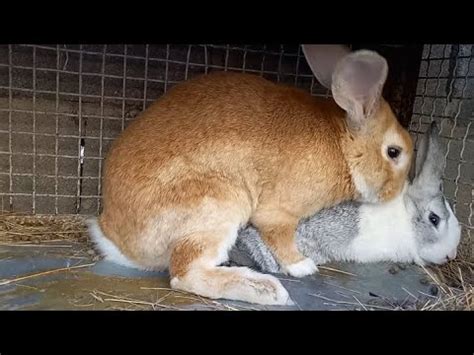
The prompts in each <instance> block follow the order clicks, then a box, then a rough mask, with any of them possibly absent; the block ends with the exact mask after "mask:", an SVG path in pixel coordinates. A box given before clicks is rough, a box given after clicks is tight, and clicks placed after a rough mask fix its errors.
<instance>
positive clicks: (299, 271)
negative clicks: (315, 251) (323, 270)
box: [282, 258, 318, 277]
mask: <svg viewBox="0 0 474 355" xmlns="http://www.w3.org/2000/svg"><path fill="white" fill-rule="evenodd" d="M282 269H283V272H285V273H286V274H288V275H291V276H294V277H303V276H307V275H312V274H314V273H315V272H318V267H317V266H316V264H315V263H314V261H313V260H312V259H310V258H305V259H303V260H301V261H298V262H297V263H294V264H290V265H285V266H282Z"/></svg>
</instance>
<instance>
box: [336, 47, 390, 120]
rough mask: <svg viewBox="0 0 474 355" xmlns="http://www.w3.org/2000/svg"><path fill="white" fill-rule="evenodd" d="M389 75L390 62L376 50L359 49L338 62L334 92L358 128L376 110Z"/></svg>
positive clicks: (338, 102)
mask: <svg viewBox="0 0 474 355" xmlns="http://www.w3.org/2000/svg"><path fill="white" fill-rule="evenodd" d="M387 75H388V64H387V61H386V60H385V58H383V57H382V56H380V55H379V54H377V53H376V52H373V51H368V50H359V51H356V52H353V53H351V54H349V55H347V56H345V57H344V58H342V59H341V60H340V61H339V62H338V63H337V65H336V67H335V69H334V73H333V75H332V94H333V97H334V100H335V101H336V102H337V104H338V105H339V106H340V107H341V108H343V109H344V110H345V111H346V112H347V114H348V118H349V120H350V121H351V123H352V124H354V125H355V126H356V127H360V126H361V125H363V124H364V123H365V122H366V120H367V118H369V117H370V116H371V115H372V114H373V113H374V112H375V111H376V109H377V107H378V105H379V102H380V97H381V95H382V89H383V86H384V84H385V80H387Z"/></svg>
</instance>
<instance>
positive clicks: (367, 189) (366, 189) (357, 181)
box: [352, 171, 378, 203]
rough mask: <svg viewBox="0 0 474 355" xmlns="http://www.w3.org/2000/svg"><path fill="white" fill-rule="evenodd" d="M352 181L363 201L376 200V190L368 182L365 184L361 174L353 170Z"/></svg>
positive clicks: (372, 201)
mask: <svg viewBox="0 0 474 355" xmlns="http://www.w3.org/2000/svg"><path fill="white" fill-rule="evenodd" d="M352 181H353V182H354V185H355V188H356V190H357V191H358V192H359V193H360V194H361V197H362V200H363V201H364V202H369V203H375V202H378V196H377V192H376V191H375V190H374V189H373V188H372V187H371V186H370V185H369V184H367V181H366V180H365V178H364V176H363V175H362V174H359V173H358V172H356V171H353V172H352Z"/></svg>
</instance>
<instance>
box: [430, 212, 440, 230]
mask: <svg viewBox="0 0 474 355" xmlns="http://www.w3.org/2000/svg"><path fill="white" fill-rule="evenodd" d="M428 218H429V220H430V222H431V224H433V225H434V226H435V227H437V226H438V224H439V216H438V215H437V214H436V213H433V212H431V213H430V215H429V217H428Z"/></svg>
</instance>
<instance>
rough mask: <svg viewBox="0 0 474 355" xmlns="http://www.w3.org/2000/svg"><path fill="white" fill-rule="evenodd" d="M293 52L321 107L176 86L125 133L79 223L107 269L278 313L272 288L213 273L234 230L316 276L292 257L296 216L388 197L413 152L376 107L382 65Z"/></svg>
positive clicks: (278, 93)
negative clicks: (247, 231)
mask: <svg viewBox="0 0 474 355" xmlns="http://www.w3.org/2000/svg"><path fill="white" fill-rule="evenodd" d="M304 52H305V55H306V57H307V59H308V61H309V63H310V66H311V68H312V70H313V72H314V74H315V75H316V77H317V78H318V79H319V81H320V82H321V83H322V84H323V85H326V86H327V87H330V88H331V89H332V93H333V96H334V99H331V98H328V99H324V98H315V97H312V96H311V95H310V94H308V93H307V92H304V91H302V90H299V89H296V88H293V87H286V86H283V85H278V84H275V83H272V82H270V81H267V80H265V79H263V78H261V77H258V76H254V75H249V74H237V73H214V74H209V75H204V76H200V77H198V78H195V79H193V80H189V81H187V82H184V83H182V84H179V85H177V86H175V87H174V88H173V89H172V90H170V91H169V92H168V93H167V94H166V95H164V96H163V97H161V98H160V99H159V100H157V101H156V102H155V103H154V104H153V105H152V106H150V107H149V108H148V109H147V110H146V111H145V112H143V113H142V114H141V115H140V117H138V118H137V119H136V120H135V121H134V122H132V123H131V124H130V126H129V127H128V128H127V129H126V130H125V131H124V132H123V133H122V135H121V136H120V137H119V138H118V139H117V140H116V141H115V142H114V144H113V146H112V148H111V150H110V152H109V154H108V157H107V160H106V164H105V170H104V191H103V201H104V209H103V212H102V214H101V215H100V217H99V219H98V223H97V222H95V221H92V222H91V224H90V232H91V235H92V237H93V238H94V240H95V242H96V243H97V245H98V247H99V249H100V250H101V251H102V253H103V254H104V255H105V256H106V257H108V258H109V259H111V260H114V261H116V262H118V263H121V264H124V265H129V266H134V267H138V268H143V269H154V270H157V269H166V268H169V271H170V276H171V286H172V287H173V288H175V289H181V290H185V291H189V292H193V293H196V294H199V295H202V296H205V297H209V298H226V299H233V300H242V301H247V302H253V303H260V304H291V303H292V301H291V299H290V298H289V296H288V293H287V291H286V290H285V289H284V287H283V286H282V285H281V283H280V282H279V281H278V280H277V279H276V278H275V277H273V276H271V275H264V274H260V273H257V272H255V271H252V270H250V269H248V268H244V267H223V266H220V265H221V264H222V263H223V262H224V261H226V260H227V253H228V251H229V249H230V248H231V247H232V246H233V244H234V242H235V240H236V237H237V231H238V230H239V228H241V227H243V226H245V225H246V224H247V223H248V222H249V221H250V222H251V223H252V224H253V225H254V226H255V227H256V228H257V229H258V230H259V232H260V234H261V236H262V238H263V240H264V241H265V243H266V244H267V245H268V246H269V248H270V250H271V251H272V252H273V254H274V255H275V257H276V259H277V260H278V262H279V263H280V265H281V266H282V269H283V270H284V271H285V272H286V273H288V274H290V275H293V276H297V277H300V276H304V275H308V274H311V273H313V272H315V271H316V270H317V268H316V265H315V264H314V262H313V261H312V260H310V259H309V258H305V257H304V256H303V255H302V254H300V252H299V251H298V250H297V248H296V244H295V241H294V234H295V229H296V226H297V224H298V222H299V220H300V219H301V218H303V217H306V216H309V215H312V214H314V213H315V212H317V211H318V210H320V209H322V208H324V207H328V206H332V205H335V204H337V203H339V202H341V201H344V200H349V199H355V200H360V201H365V202H377V201H386V200H389V199H392V198H393V197H395V196H396V195H397V194H398V193H400V192H401V188H402V187H403V184H404V182H405V180H406V177H407V174H408V169H409V166H410V162H411V156H412V150H413V147H412V141H411V139H410V136H409V134H408V132H407V131H405V130H404V129H403V128H402V127H401V125H400V124H399V123H398V121H397V119H396V117H395V116H394V114H393V113H392V111H391V109H390V107H389V105H388V104H387V103H386V102H385V101H384V100H383V98H382V97H381V92H382V88H383V85H384V83H385V80H386V77H387V71H388V67H387V63H386V61H385V59H384V58H382V57H381V56H380V55H378V54H376V53H374V52H371V51H358V52H353V53H350V52H349V51H348V50H347V49H346V48H345V47H342V46H319V45H312V46H305V47H304ZM331 79H332V80H331Z"/></svg>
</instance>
